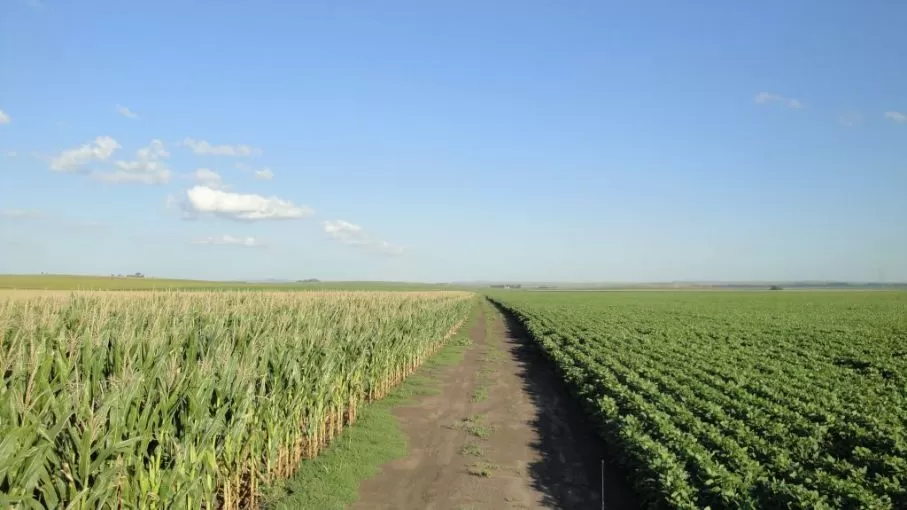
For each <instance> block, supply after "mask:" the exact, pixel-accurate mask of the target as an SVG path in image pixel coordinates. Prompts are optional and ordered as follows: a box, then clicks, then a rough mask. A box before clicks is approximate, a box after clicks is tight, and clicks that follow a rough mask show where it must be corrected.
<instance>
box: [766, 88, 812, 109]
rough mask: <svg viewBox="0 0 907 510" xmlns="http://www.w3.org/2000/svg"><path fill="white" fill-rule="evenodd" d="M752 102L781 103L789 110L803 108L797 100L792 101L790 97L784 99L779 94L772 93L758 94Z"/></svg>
mask: <svg viewBox="0 0 907 510" xmlns="http://www.w3.org/2000/svg"><path fill="white" fill-rule="evenodd" d="M754 100H755V101H756V102H757V103H759V104H767V103H781V104H783V105H785V106H788V107H790V108H795V109H799V108H803V103H802V102H801V101H800V100H799V99H794V98H792V97H785V96H782V95H781V94H774V93H772V92H760V93H758V94H756V97H755V98H754Z"/></svg>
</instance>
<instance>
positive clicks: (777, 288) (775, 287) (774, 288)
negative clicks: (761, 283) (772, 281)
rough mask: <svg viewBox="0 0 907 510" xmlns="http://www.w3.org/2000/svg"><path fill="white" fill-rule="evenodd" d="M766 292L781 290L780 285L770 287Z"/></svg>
mask: <svg viewBox="0 0 907 510" xmlns="http://www.w3.org/2000/svg"><path fill="white" fill-rule="evenodd" d="M768 290H782V289H781V286H780V285H772V286H771V287H769V288H768Z"/></svg>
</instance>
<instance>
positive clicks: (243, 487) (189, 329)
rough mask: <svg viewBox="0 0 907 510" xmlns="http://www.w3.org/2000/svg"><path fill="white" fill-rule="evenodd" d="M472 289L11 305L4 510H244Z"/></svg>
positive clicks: (2, 355) (4, 397)
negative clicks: (164, 509)
mask: <svg viewBox="0 0 907 510" xmlns="http://www.w3.org/2000/svg"><path fill="white" fill-rule="evenodd" d="M469 302H470V299H469V294H464V293H440V292H439V293H429V292H424V293H377V292H376V293H355V292H324V293H241V292H218V293H187V292H180V293H158V292H155V293H136V294H130V295H122V294H119V295H114V294H103V293H95V294H80V295H76V296H74V297H72V298H69V297H54V298H49V297H45V298H29V299H26V300H10V301H7V302H0V373H2V374H3V380H2V385H0V507H2V508H8V507H17V508H64V507H66V508H76V509H80V508H84V509H87V508H92V509H94V508H215V507H217V508H238V507H249V506H254V505H255V504H256V498H257V496H258V494H259V492H260V491H259V488H260V486H261V485H262V484H267V483H270V482H272V481H274V480H276V479H281V478H286V477H288V476H290V475H291V474H292V473H293V472H294V470H295V469H296V466H297V465H298V464H299V462H300V461H301V460H302V459H305V458H310V457H313V456H315V455H317V453H318V452H319V450H320V449H321V448H323V446H324V445H326V444H327V443H328V442H329V441H330V440H331V439H332V437H334V436H335V435H336V434H337V433H338V432H339V431H340V430H341V428H342V427H343V426H345V425H346V424H349V423H351V422H353V421H355V419H356V414H357V409H358V408H359V406H360V405H361V404H362V403H363V402H366V401H368V400H370V399H376V398H380V397H382V396H383V395H384V394H385V393H386V392H387V391H388V389H389V388H391V387H392V386H394V385H395V384H396V383H398V382H399V381H400V380H401V379H402V378H403V377H404V376H405V375H406V374H408V373H410V372H411V371H412V370H414V368H415V367H417V366H418V365H420V364H421V363H422V362H423V360H425V358H426V357H427V356H429V355H431V354H432V353H433V352H434V351H435V350H436V349H438V348H439V347H440V345H441V344H442V343H443V342H444V340H445V339H446V338H447V336H449V334H450V333H451V332H452V331H453V329H454V328H456V327H457V326H458V325H459V324H460V323H461V322H462V321H463V320H464V318H465V316H466V314H467V311H468V308H469V306H470V305H469Z"/></svg>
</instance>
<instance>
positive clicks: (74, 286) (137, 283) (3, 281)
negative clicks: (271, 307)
mask: <svg viewBox="0 0 907 510" xmlns="http://www.w3.org/2000/svg"><path fill="white" fill-rule="evenodd" d="M0 289H46V290H148V289H180V290H217V289H223V290H385V291H388V290H453V287H450V286H447V285H438V284H428V283H406V282H356V281H351V282H312V283H302V282H292V283H251V282H241V281H233V282H225V281H207V280H179V279H169V278H124V277H111V276H80V275H58V274H42V275H0Z"/></svg>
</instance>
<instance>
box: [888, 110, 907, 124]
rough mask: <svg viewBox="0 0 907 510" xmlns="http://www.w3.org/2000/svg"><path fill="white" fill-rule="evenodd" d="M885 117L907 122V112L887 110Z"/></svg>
mask: <svg viewBox="0 0 907 510" xmlns="http://www.w3.org/2000/svg"><path fill="white" fill-rule="evenodd" d="M885 118H886V119H888V120H891V121H894V122H899V123H900V122H907V114H904V113H901V112H885Z"/></svg>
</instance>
